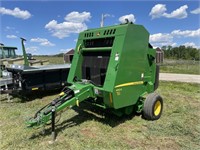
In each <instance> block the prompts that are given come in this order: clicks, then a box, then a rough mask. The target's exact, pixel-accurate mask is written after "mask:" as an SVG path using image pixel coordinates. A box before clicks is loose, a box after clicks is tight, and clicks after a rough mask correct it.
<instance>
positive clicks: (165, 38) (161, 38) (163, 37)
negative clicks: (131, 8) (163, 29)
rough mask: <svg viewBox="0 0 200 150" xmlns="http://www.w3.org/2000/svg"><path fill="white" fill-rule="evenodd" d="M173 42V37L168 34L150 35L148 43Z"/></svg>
mask: <svg viewBox="0 0 200 150" xmlns="http://www.w3.org/2000/svg"><path fill="white" fill-rule="evenodd" d="M172 40H173V36H172V35H170V34H168V33H156V34H153V35H150V40H149V41H150V42H156V43H163V42H169V41H172Z"/></svg>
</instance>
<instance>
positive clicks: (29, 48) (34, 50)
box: [26, 46, 38, 53]
mask: <svg viewBox="0 0 200 150" xmlns="http://www.w3.org/2000/svg"><path fill="white" fill-rule="evenodd" d="M37 51H38V47H36V46H31V47H27V48H26V52H28V53H35V52H37Z"/></svg>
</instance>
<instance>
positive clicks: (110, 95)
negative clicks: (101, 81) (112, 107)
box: [109, 93, 113, 104]
mask: <svg viewBox="0 0 200 150" xmlns="http://www.w3.org/2000/svg"><path fill="white" fill-rule="evenodd" d="M109 98H110V104H112V101H113V100H112V93H110V94H109Z"/></svg>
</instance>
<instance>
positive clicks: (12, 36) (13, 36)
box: [6, 35, 17, 39]
mask: <svg viewBox="0 0 200 150" xmlns="http://www.w3.org/2000/svg"><path fill="white" fill-rule="evenodd" d="M6 38H8V39H16V38H17V36H16V35H7V36H6Z"/></svg>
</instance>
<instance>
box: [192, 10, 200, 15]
mask: <svg viewBox="0 0 200 150" xmlns="http://www.w3.org/2000/svg"><path fill="white" fill-rule="evenodd" d="M190 13H191V14H196V15H197V14H200V8H197V9H194V10H192V11H190Z"/></svg>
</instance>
